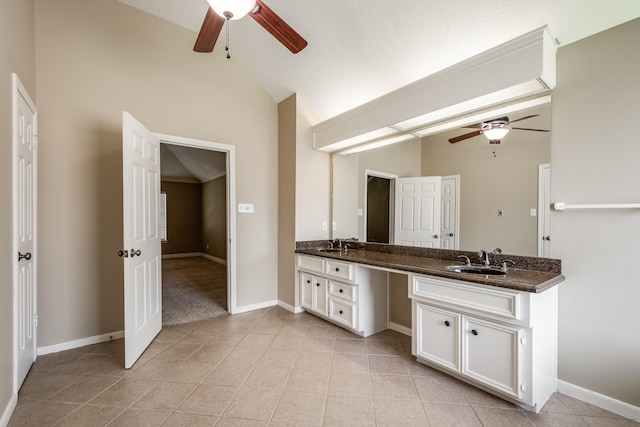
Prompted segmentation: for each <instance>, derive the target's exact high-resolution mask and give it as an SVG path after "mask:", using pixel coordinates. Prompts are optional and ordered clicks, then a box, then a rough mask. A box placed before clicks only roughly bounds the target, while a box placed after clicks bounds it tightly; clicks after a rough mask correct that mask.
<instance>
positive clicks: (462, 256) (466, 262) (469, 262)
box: [458, 255, 471, 265]
mask: <svg viewBox="0 0 640 427" xmlns="http://www.w3.org/2000/svg"><path fill="white" fill-rule="evenodd" d="M458 258H460V259H463V260H464V261H465V262H464V265H471V260H470V259H469V257H468V256H466V255H460V256H458Z"/></svg>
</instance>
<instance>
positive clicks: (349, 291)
mask: <svg viewBox="0 0 640 427" xmlns="http://www.w3.org/2000/svg"><path fill="white" fill-rule="evenodd" d="M329 294H330V295H334V296H337V297H340V298H344V299H347V300H349V301H353V302H355V301H357V299H358V287H357V286H356V285H349V284H347V283H340V282H334V281H333V280H330V281H329Z"/></svg>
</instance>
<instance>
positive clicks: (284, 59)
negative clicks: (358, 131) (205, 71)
mask: <svg viewBox="0 0 640 427" xmlns="http://www.w3.org/2000/svg"><path fill="white" fill-rule="evenodd" d="M119 1H120V2H122V3H125V4H127V5H130V6H133V7H136V8H138V9H141V10H143V11H145V12H148V13H150V14H152V15H155V16H158V17H160V18H162V19H165V20H168V21H171V22H174V23H176V24H177V25H180V26H183V27H185V28H188V29H190V30H192V31H193V32H194V37H193V40H194V42H195V39H196V35H197V32H198V31H199V29H200V26H201V25H202V21H203V19H204V16H205V14H206V11H207V9H208V3H207V2H206V0H119ZM265 3H267V4H268V6H269V7H270V8H271V9H273V10H274V11H275V12H276V13H277V14H278V15H279V16H280V17H282V18H283V19H284V20H286V22H287V23H288V24H289V25H291V26H292V27H293V28H294V29H295V30H296V31H297V32H299V33H300V34H301V35H302V36H303V37H304V38H305V39H306V40H307V41H308V42H309V44H308V46H307V47H306V48H305V49H304V50H303V51H302V52H300V53H298V54H296V55H293V54H291V53H290V52H289V51H288V50H287V49H286V48H284V47H283V46H282V45H281V44H280V43H279V42H278V41H277V40H275V39H274V38H273V37H272V36H271V35H270V34H269V33H268V32H267V31H265V30H264V29H263V28H262V27H260V25H258V24H257V23H256V22H254V20H253V19H251V18H249V17H245V18H243V19H240V20H238V21H234V22H233V24H232V26H231V38H232V46H233V52H232V58H231V59H230V61H237V62H238V63H239V64H240V65H241V66H242V67H243V68H245V69H246V70H247V72H248V73H249V74H250V75H251V76H252V77H253V78H254V79H255V80H256V81H257V82H258V83H259V84H260V85H261V86H262V87H263V88H264V89H265V91H267V92H268V93H269V94H270V95H271V96H272V97H273V99H274V100H275V101H276V102H280V101H282V100H283V99H285V98H286V97H288V96H289V95H291V94H292V93H297V97H298V101H297V103H298V107H299V108H300V110H301V111H302V112H303V113H304V114H305V115H306V116H307V117H308V119H309V121H310V122H311V123H312V124H317V123H319V122H321V121H324V120H326V119H329V118H331V117H334V116H336V115H338V114H341V113H343V112H345V111H348V110H350V109H352V108H354V107H357V106H359V105H361V104H363V103H365V102H368V101H371V100H373V99H376V98H378V97H380V96H381V95H384V94H386V93H388V92H391V91H393V90H396V89H398V88H400V87H403V86H405V85H407V84H409V83H412V82H414V81H416V80H419V79H421V78H423V77H426V76H428V75H431V74H433V73H435V72H437V71H440V70H442V69H444V68H446V67H449V66H451V65H453V64H456V63H459V62H461V61H463V60H465V59H467V58H470V57H472V56H473V55H476V54H478V53H480V52H483V51H486V50H488V49H490V48H493V47H495V46H497V45H499V44H501V43H504V42H506V41H509V40H511V39H514V38H516V37H518V36H520V35H522V34H525V33H527V32H529V31H531V30H533V29H535V28H539V27H542V26H545V25H548V28H549V31H550V32H551V33H552V34H553V36H554V37H555V38H557V39H558V41H559V42H560V47H562V46H563V45H567V44H569V43H572V42H574V41H577V40H580V39H582V38H584V37H588V36H590V35H592V34H595V33H598V32H600V31H603V30H606V29H608V28H611V27H613V26H616V25H619V24H622V23H624V22H627V21H630V20H632V19H635V18H638V17H640V2H638V1H637V0H616V1H615V2H604V1H602V0H563V1H557V0H538V1H504V0H483V1H477V0H456V1H443V0H405V1H403V2H392V1H388V0H369V1H366V2H365V1H344V0H308V1H293V0H265ZM192 48H193V45H191V46H185V49H189V50H191V49H192ZM211 54H213V55H221V56H222V55H224V54H225V52H224V43H218V44H217V45H216V48H215V49H214V51H213V53H209V54H207V55H211ZM194 55H203V54H201V53H194ZM265 64H268V66H265Z"/></svg>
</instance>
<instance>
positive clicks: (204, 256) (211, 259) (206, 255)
mask: <svg viewBox="0 0 640 427" xmlns="http://www.w3.org/2000/svg"><path fill="white" fill-rule="evenodd" d="M200 256H201V257H202V258H204V259H208V260H209V261H213V262H217V263H218V264H222V265H227V260H226V259H222V258H218V257H214V256H213V255H209V254H205V253H204V252H200Z"/></svg>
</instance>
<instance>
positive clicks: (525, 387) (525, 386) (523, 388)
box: [520, 383, 527, 393]
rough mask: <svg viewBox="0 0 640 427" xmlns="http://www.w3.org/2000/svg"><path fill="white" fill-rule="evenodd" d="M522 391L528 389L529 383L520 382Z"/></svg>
mask: <svg viewBox="0 0 640 427" xmlns="http://www.w3.org/2000/svg"><path fill="white" fill-rule="evenodd" d="M520 391H521V392H523V393H524V392H526V391H527V383H522V384H520Z"/></svg>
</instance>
